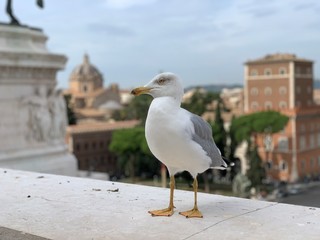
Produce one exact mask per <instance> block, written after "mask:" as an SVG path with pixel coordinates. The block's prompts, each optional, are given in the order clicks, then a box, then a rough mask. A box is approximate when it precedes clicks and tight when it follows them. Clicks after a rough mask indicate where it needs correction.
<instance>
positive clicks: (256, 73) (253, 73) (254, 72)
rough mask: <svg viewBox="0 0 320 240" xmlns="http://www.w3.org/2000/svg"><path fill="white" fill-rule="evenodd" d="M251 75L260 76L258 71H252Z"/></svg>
mask: <svg viewBox="0 0 320 240" xmlns="http://www.w3.org/2000/svg"><path fill="white" fill-rule="evenodd" d="M250 75H251V76H257V75H258V71H257V70H256V69H252V70H251V71H250Z"/></svg>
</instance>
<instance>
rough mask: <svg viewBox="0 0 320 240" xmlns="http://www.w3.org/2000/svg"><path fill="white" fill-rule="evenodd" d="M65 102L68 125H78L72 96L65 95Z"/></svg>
mask: <svg viewBox="0 0 320 240" xmlns="http://www.w3.org/2000/svg"><path fill="white" fill-rule="evenodd" d="M64 100H65V102H66V106H67V117H68V125H75V124H77V118H76V114H75V113H74V111H73V108H72V106H71V95H70V94H67V95H64Z"/></svg>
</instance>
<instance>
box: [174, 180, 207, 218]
mask: <svg viewBox="0 0 320 240" xmlns="http://www.w3.org/2000/svg"><path fill="white" fill-rule="evenodd" d="M193 191H194V207H193V208H192V209H191V210H189V211H185V212H180V213H179V214H181V215H183V216H185V217H186V218H202V217H203V216H202V213H201V212H200V211H199V209H198V205H197V192H198V180H197V177H195V179H194V181H193Z"/></svg>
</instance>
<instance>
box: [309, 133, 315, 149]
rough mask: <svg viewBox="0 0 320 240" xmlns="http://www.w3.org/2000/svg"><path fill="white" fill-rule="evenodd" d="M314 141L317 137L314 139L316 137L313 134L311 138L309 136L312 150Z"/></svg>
mask: <svg viewBox="0 0 320 240" xmlns="http://www.w3.org/2000/svg"><path fill="white" fill-rule="evenodd" d="M314 139H315V137H314V135H313V134H310V136H309V141H310V148H314V145H315V144H314V142H315V141H314Z"/></svg>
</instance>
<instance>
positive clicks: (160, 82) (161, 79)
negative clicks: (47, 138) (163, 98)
mask: <svg viewBox="0 0 320 240" xmlns="http://www.w3.org/2000/svg"><path fill="white" fill-rule="evenodd" d="M166 81H167V79H165V78H160V79H159V80H158V81H157V83H158V84H159V85H164V84H165V83H166Z"/></svg>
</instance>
